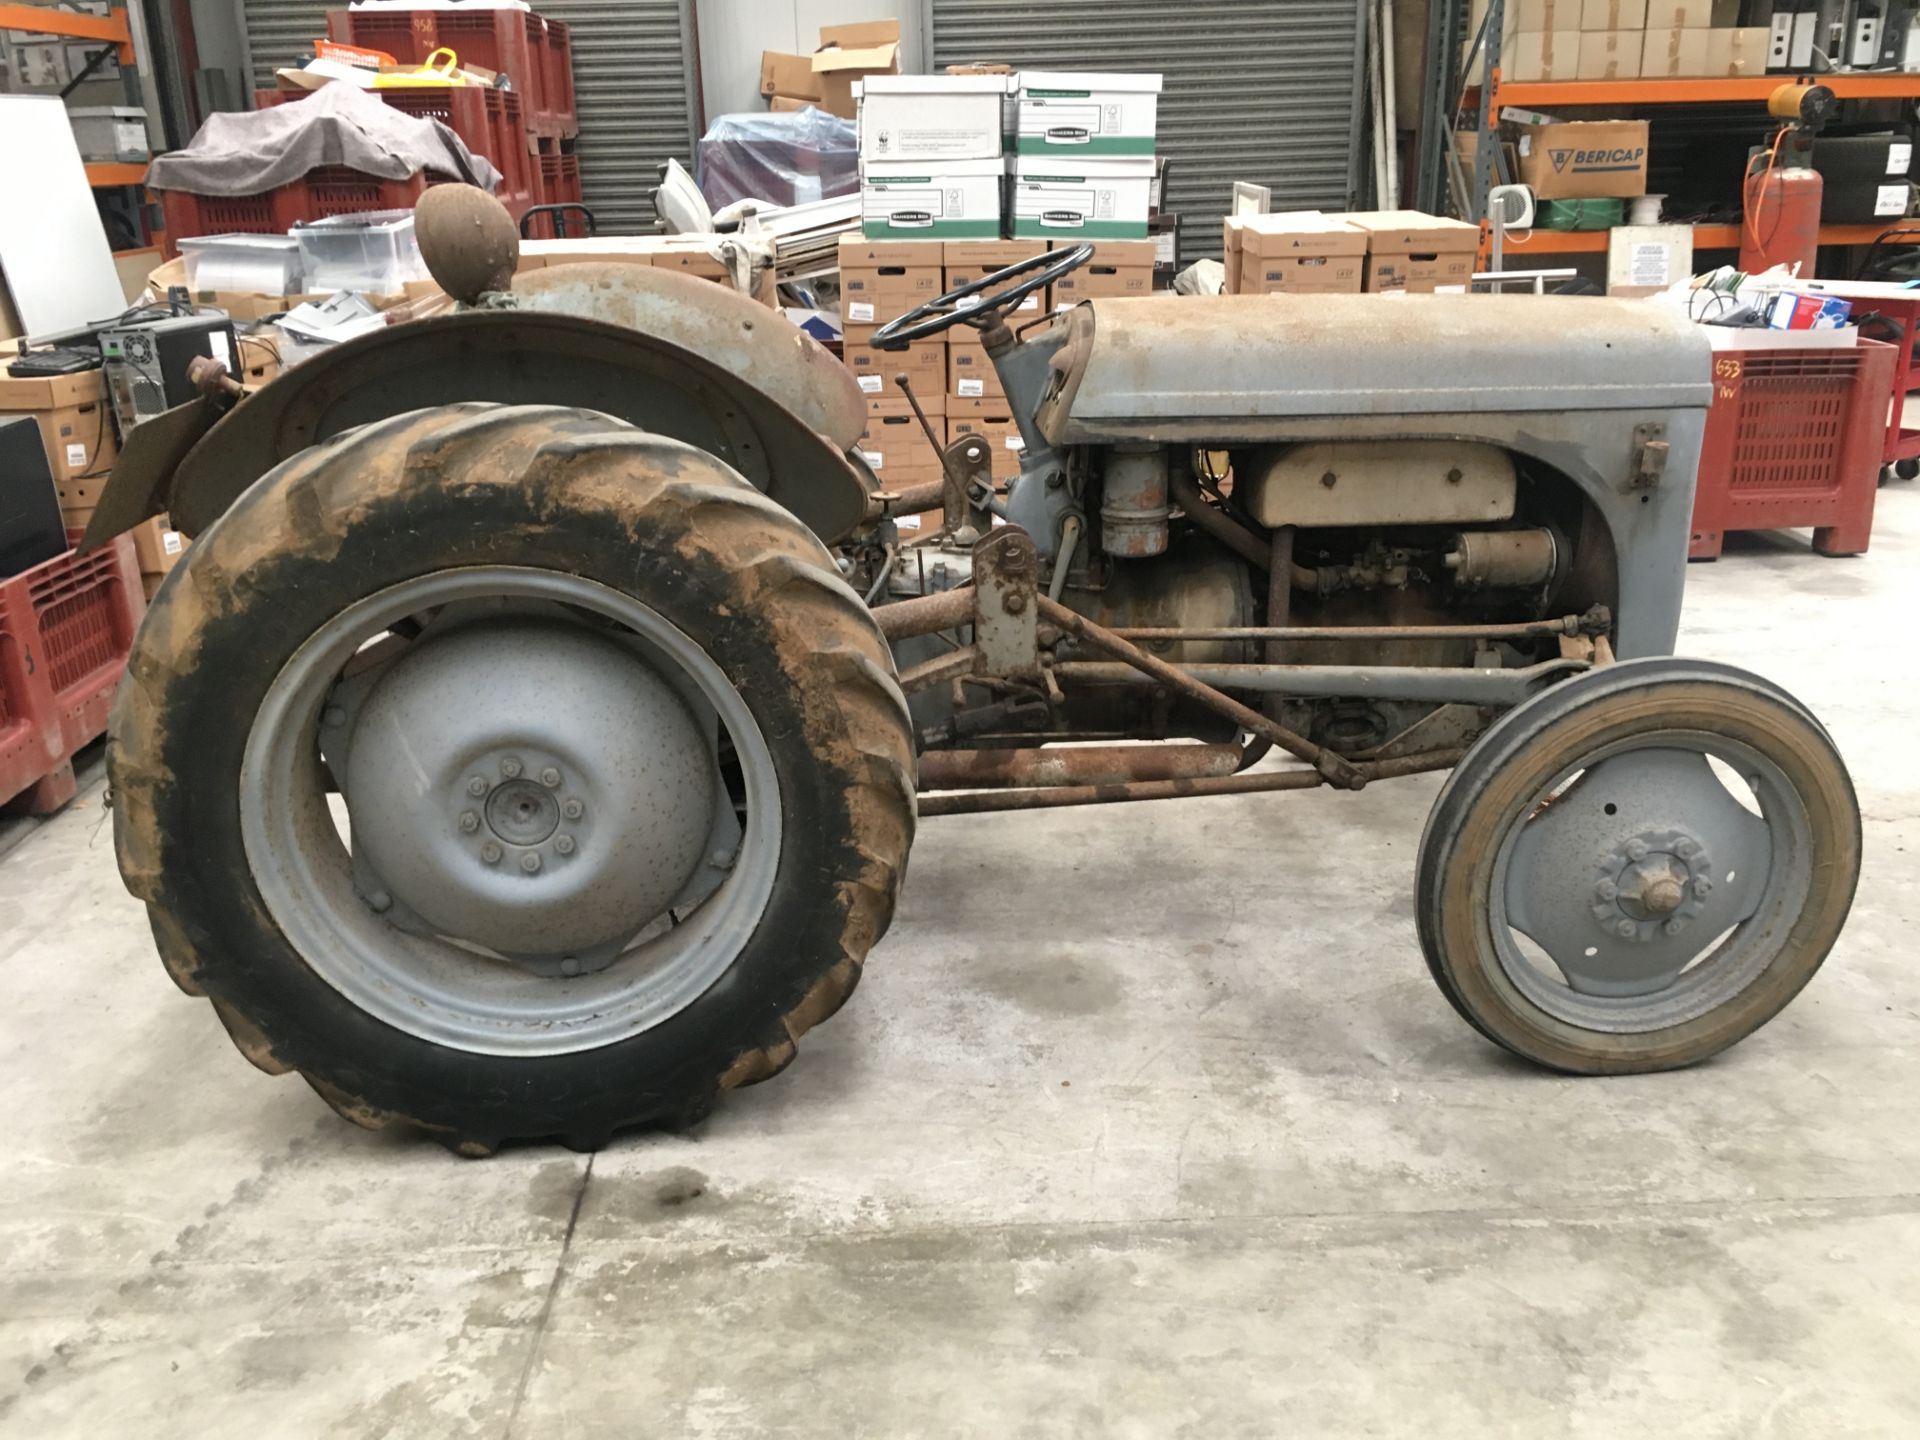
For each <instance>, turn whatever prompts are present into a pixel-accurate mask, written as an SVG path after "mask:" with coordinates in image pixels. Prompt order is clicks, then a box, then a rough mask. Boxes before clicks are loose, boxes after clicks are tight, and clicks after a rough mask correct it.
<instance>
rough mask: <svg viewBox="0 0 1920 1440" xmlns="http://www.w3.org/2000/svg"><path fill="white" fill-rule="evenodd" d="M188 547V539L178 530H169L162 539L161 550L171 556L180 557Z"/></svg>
mask: <svg viewBox="0 0 1920 1440" xmlns="http://www.w3.org/2000/svg"><path fill="white" fill-rule="evenodd" d="M186 545H187V542H186V539H185V538H184V537H183V536H182V535H181V534H180V532H179V531H178V530H168V531H167V532H165V533H164V534H163V535H161V537H160V548H161V549H162V550H164V551H166V553H167V554H169V555H178V554H179V553H180V552H181V551H182V550H184V549H186Z"/></svg>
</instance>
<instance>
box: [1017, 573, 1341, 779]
mask: <svg viewBox="0 0 1920 1440" xmlns="http://www.w3.org/2000/svg"><path fill="white" fill-rule="evenodd" d="M1035 598H1036V599H1037V600H1038V601H1039V603H1040V618H1041V619H1042V620H1046V621H1048V622H1050V623H1051V624H1054V625H1057V626H1059V627H1060V629H1061V630H1063V631H1065V632H1066V633H1067V634H1069V635H1074V636H1077V637H1079V638H1080V639H1081V640H1084V641H1085V642H1086V643H1087V644H1089V645H1091V646H1093V647H1094V648H1095V649H1098V650H1104V651H1106V652H1107V654H1109V655H1111V656H1113V657H1114V658H1115V659H1117V660H1124V661H1125V662H1126V663H1127V664H1129V665H1131V666H1132V667H1133V668H1134V669H1136V670H1139V671H1141V672H1143V673H1144V674H1147V675H1151V676H1152V677H1153V678H1154V679H1155V680H1158V681H1159V682H1160V683H1161V684H1163V685H1165V686H1166V687H1167V688H1168V689H1169V690H1172V691H1174V692H1176V693H1177V694H1180V695H1184V696H1186V697H1187V698H1188V699H1189V700H1193V701H1197V702H1198V703H1199V704H1201V705H1204V706H1206V707H1207V708H1208V709H1209V710H1213V711H1216V712H1217V713H1219V714H1221V715H1224V716H1226V717H1227V718H1228V719H1229V720H1231V721H1233V723H1234V724H1236V725H1238V726H1239V727H1240V728H1241V729H1242V730H1245V731H1248V732H1249V733H1251V734H1254V735H1258V736H1259V737H1260V738H1261V739H1263V740H1271V741H1272V742H1273V743H1274V744H1276V745H1278V746H1279V747H1280V748H1281V749H1282V750H1285V751H1286V752H1287V753H1288V754H1289V755H1294V756H1297V757H1298V758H1299V759H1302V760H1304V761H1306V762H1307V763H1308V764H1309V765H1312V766H1314V767H1315V768H1316V769H1318V770H1319V771H1320V772H1321V773H1322V774H1324V775H1325V776H1326V777H1327V778H1328V779H1329V780H1331V781H1333V782H1334V783H1335V784H1336V785H1340V786H1343V787H1351V788H1355V789H1357V788H1358V787H1359V786H1361V785H1364V784H1365V783H1366V780H1365V778H1364V777H1363V776H1362V775H1361V774H1360V773H1359V772H1358V771H1357V770H1355V769H1354V767H1353V766H1352V765H1351V764H1350V763H1348V762H1347V761H1346V760H1343V759H1341V758H1340V757H1339V756H1338V755H1336V754H1334V753H1333V752H1332V751H1331V750H1324V749H1322V748H1321V747H1320V746H1318V745H1316V744H1314V743H1313V742H1312V741H1311V740H1309V739H1307V737H1306V736H1304V735H1299V734H1296V733H1295V732H1294V731H1292V730H1289V729H1288V728H1287V727H1286V726H1284V725H1280V724H1276V723H1275V722H1274V721H1272V720H1269V719H1268V718H1267V717H1266V716H1265V715H1262V714H1261V713H1260V712H1259V711H1258V710H1253V709H1250V708H1248V707H1247V706H1245V705H1242V704H1241V703H1240V702H1239V701H1238V700H1235V699H1234V698H1233V697H1231V696H1229V695H1223V694H1221V693H1220V692H1219V691H1218V690H1216V689H1214V688H1213V687H1212V686H1211V685H1207V684H1204V683H1202V682H1201V681H1199V680H1196V679H1194V678H1193V677H1192V676H1191V675H1188V674H1186V673H1185V672H1184V671H1182V670H1180V669H1178V668H1177V667H1175V666H1173V665H1169V664H1168V663H1167V662H1166V661H1165V660H1162V659H1161V658H1160V657H1159V656H1157V655H1149V654H1148V653H1147V652H1146V651H1144V650H1142V649H1140V647H1139V646H1137V645H1134V644H1131V643H1130V642H1128V641H1126V640H1122V639H1121V638H1120V637H1119V636H1118V635H1115V634H1114V633H1113V632H1112V631H1111V630H1108V629H1107V628H1106V627H1105V626H1102V625H1096V624H1094V623H1093V621H1091V620H1089V619H1087V617H1086V616H1084V615H1081V614H1079V613H1078V612H1076V611H1073V610H1069V609H1067V607H1066V606H1064V605H1062V604H1061V603H1060V602H1059V601H1057V600H1049V599H1048V598H1047V597H1046V596H1044V595H1040V596H1036V597H1035Z"/></svg>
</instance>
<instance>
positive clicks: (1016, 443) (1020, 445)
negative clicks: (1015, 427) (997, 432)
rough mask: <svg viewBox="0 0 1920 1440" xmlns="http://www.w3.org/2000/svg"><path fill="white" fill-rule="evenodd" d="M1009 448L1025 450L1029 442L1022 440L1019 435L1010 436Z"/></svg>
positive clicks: (1008, 438) (1008, 440)
mask: <svg viewBox="0 0 1920 1440" xmlns="http://www.w3.org/2000/svg"><path fill="white" fill-rule="evenodd" d="M1007 448H1008V449H1009V450H1024V449H1026V448H1027V442H1026V441H1024V440H1022V439H1021V438H1020V437H1019V436H1018V435H1009V436H1007Z"/></svg>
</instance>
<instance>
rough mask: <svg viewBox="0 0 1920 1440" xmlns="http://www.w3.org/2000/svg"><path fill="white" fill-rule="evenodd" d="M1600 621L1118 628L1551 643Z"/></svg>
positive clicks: (1273, 636)
mask: <svg viewBox="0 0 1920 1440" xmlns="http://www.w3.org/2000/svg"><path fill="white" fill-rule="evenodd" d="M1596 623H1610V622H1606V621H1602V622H1595V621H1592V620H1590V619H1589V618H1588V617H1587V616H1584V615H1563V616H1561V617H1560V618H1559V619H1557V620H1526V621H1520V622H1517V623H1515V624H1511V625H1282V626H1273V625H1220V626H1212V627H1205V626H1201V627H1192V628H1183V627H1181V626H1177V625H1170V626H1152V625H1132V626H1125V627H1118V628H1116V629H1115V630H1114V632H1113V633H1114V634H1116V635H1118V636H1120V637H1121V638H1122V639H1123V640H1153V641H1160V640H1269V641H1271V640H1281V641H1284V640H1545V639H1552V638H1553V637H1555V636H1559V635H1579V634H1582V633H1583V632H1585V631H1586V630H1588V629H1590V628H1591V627H1592V626H1593V625H1594V624H1596Z"/></svg>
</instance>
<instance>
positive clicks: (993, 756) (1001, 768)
mask: <svg viewBox="0 0 1920 1440" xmlns="http://www.w3.org/2000/svg"><path fill="white" fill-rule="evenodd" d="M1239 766H1240V747H1239V746H1238V745H1231V744H1229V745H1065V746H1059V747H1056V748H1052V749H1032V750H929V751H928V752H927V753H926V754H925V755H922V756H921V757H920V788H921V789H922V790H973V789H984V788H989V787H1000V786H1004V787H1008V788H1016V789H1017V788H1023V787H1027V788H1030V787H1037V786H1038V787H1044V786H1081V785H1125V784H1132V783H1135V782H1137V781H1141V780H1183V779H1198V778H1200V777H1202V776H1215V775H1231V774H1233V773H1234V771H1235V770H1237V769H1238V768H1239Z"/></svg>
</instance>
